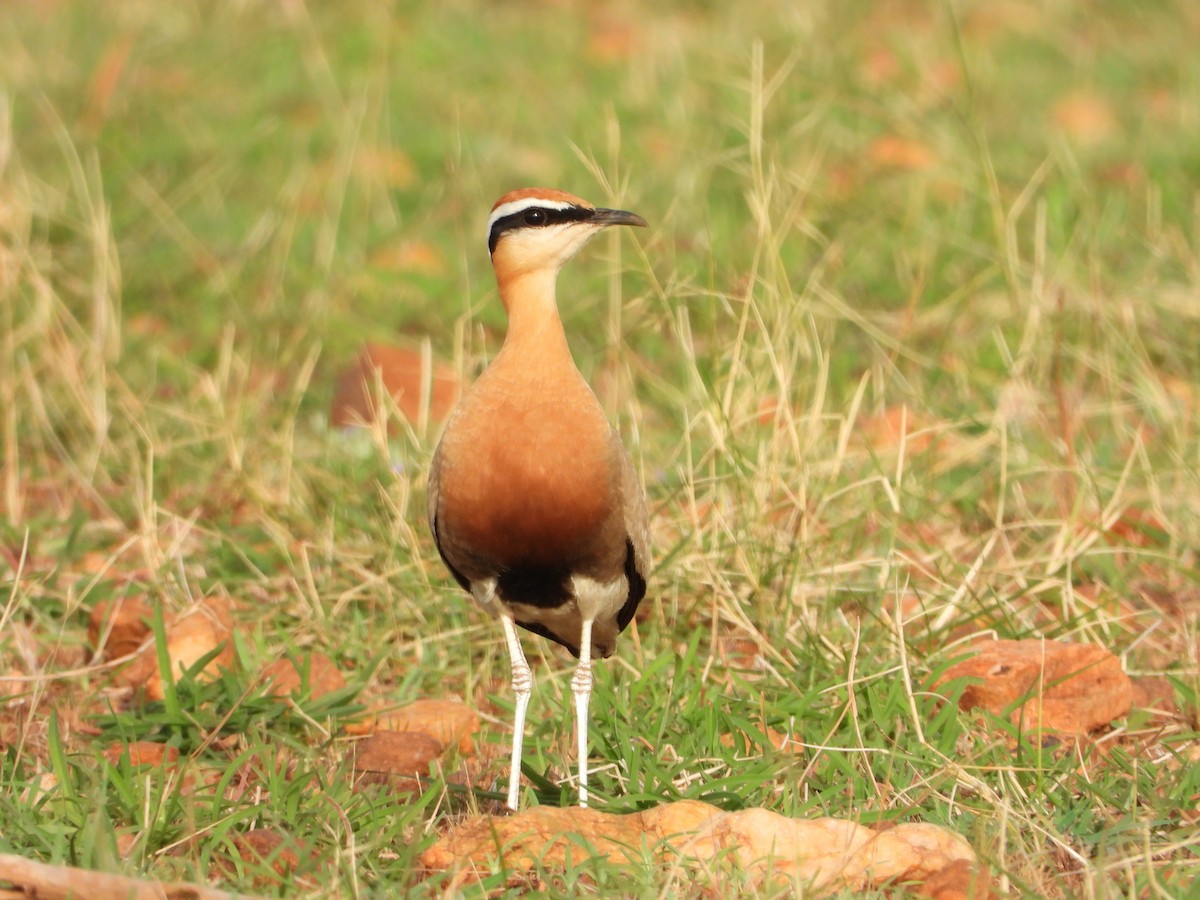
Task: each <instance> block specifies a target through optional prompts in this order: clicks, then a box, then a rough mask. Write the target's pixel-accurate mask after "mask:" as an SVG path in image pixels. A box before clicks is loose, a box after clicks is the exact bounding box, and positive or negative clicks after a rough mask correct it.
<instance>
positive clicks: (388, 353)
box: [330, 344, 462, 428]
mask: <svg viewBox="0 0 1200 900" xmlns="http://www.w3.org/2000/svg"><path fill="white" fill-rule="evenodd" d="M377 373H378V374H377ZM377 378H378V380H379V382H382V384H383V389H384V391H386V392H387V394H388V395H389V396H391V398H392V401H393V402H394V403H395V404H396V407H397V408H398V409H399V410H400V412H401V413H402V414H403V416H404V418H405V419H407V420H408V421H409V422H410V423H411V424H413V425H417V424H418V423H420V421H421V411H422V407H423V406H424V403H425V399H426V395H428V403H429V406H428V421H429V422H441V421H444V420H445V418H446V417H447V416H448V415H449V414H450V410H452V409H453V408H454V404H455V403H457V402H458V396H459V394H460V392H461V390H462V384H461V382H460V381H459V379H458V376H457V374H456V373H455V372H454V370H453V369H451V368H450V367H449V366H447V365H445V364H444V363H441V362H438V361H436V360H432V359H431V360H429V361H428V363H426V360H425V359H424V358H423V354H422V353H421V352H420V351H418V350H412V349H408V348H405V347H389V346H387V345H386V344H367V345H366V346H365V347H363V349H362V350H361V351H360V352H359V354H358V356H357V357H356V358H355V360H354V363H353V364H352V365H351V366H350V367H349V368H347V369H345V370H344V371H343V372H341V373H340V374H339V375H338V379H337V387H336V388H335V390H334V396H333V408H332V410H331V412H330V421H331V422H332V423H333V425H334V426H336V427H339V428H345V427H347V426H350V425H363V424H369V423H371V422H373V421H375V420H376V419H377V418H379V415H380V414H381V413H382V412H383V410H382V409H380V406H379V398H378V391H377V390H376V383H377V382H376V379H377Z"/></svg>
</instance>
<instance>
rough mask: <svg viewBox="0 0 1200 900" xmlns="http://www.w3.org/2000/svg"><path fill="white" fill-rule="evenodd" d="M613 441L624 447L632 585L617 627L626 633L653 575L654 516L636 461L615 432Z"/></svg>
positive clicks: (622, 479) (627, 571) (622, 477)
mask: <svg viewBox="0 0 1200 900" xmlns="http://www.w3.org/2000/svg"><path fill="white" fill-rule="evenodd" d="M613 438H614V440H615V441H616V442H617V444H618V446H619V447H620V455H619V459H620V460H621V471H620V485H621V496H622V497H623V498H624V507H625V540H626V555H625V577H626V579H627V580H628V582H629V597H628V599H627V600H626V601H625V605H624V606H622V607H621V610H620V611H619V612H618V613H617V628H618V630H619V631H624V630H625V626H626V625H628V624H629V622H630V620H631V619H633V615H634V613H636V612H637V608H638V604H639V603H641V602H642V598H643V597H645V596H646V580H647V578H648V577H649V575H650V517H649V514H648V513H647V511H646V494H645V492H644V491H643V490H642V484H641V480H640V479H639V478H638V473H637V469H636V468H635V467H634V465H633V459H632V458H631V457H630V455H629V451H628V450H626V449H625V445H624V444H623V443H621V440H620V436H619V435H617V433H616V432H615V431H614V432H613Z"/></svg>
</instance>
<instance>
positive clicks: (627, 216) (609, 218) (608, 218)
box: [588, 209, 646, 228]
mask: <svg viewBox="0 0 1200 900" xmlns="http://www.w3.org/2000/svg"><path fill="white" fill-rule="evenodd" d="M588 221H589V222H593V223H595V224H597V225H604V226H608V225H636V226H637V227H638V228H645V227H646V220H645V219H643V218H642V217H641V216H639V215H638V214H637V213H631V212H627V211H626V210H623V209H597V210H596V211H595V212H593V213H592V214H591V216H589V217H588Z"/></svg>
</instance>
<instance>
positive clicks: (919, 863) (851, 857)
mask: <svg viewBox="0 0 1200 900" xmlns="http://www.w3.org/2000/svg"><path fill="white" fill-rule="evenodd" d="M580 839H582V840H583V841H585V842H586V843H587V844H588V845H589V846H590V847H591V848H592V850H593V851H594V852H595V853H596V854H597V855H600V856H604V857H607V858H608V859H609V860H610V861H611V862H614V863H618V864H621V863H639V862H641V861H642V859H643V858H644V854H645V852H646V848H652V850H653V852H654V853H656V854H657V855H658V856H660V857H662V858H663V859H664V860H668V859H670V857H672V856H673V857H683V858H687V859H692V860H697V861H701V862H706V863H712V862H715V861H717V860H718V859H726V858H730V857H732V858H733V859H735V860H736V861H737V862H738V864H739V865H740V866H742V867H743V868H744V869H745V870H746V871H747V872H749V873H750V874H752V875H753V876H754V877H756V878H766V877H768V876H783V877H785V878H788V879H800V880H803V881H805V882H808V883H811V884H812V885H813V886H814V887H818V888H820V887H827V886H839V887H843V888H851V889H865V888H869V887H872V886H877V885H883V884H887V883H889V882H892V881H896V880H900V879H903V880H905V881H921V880H923V879H924V878H927V877H929V876H931V875H932V874H934V873H936V872H940V871H941V870H943V869H944V868H945V867H946V866H948V865H950V864H951V863H953V862H955V861H957V860H968V861H973V860H974V854H973V853H972V852H971V849H970V848H969V847H968V846H967V844H966V842H965V841H964V840H963V839H962V838H961V837H959V836H958V835H956V834H954V833H952V832H949V831H945V830H943V829H941V828H938V827H936V826H933V825H925V824H905V825H898V826H896V827H895V828H890V829H888V830H886V831H874V830H872V829H870V828H865V827H863V826H861V825H857V824H855V823H854V822H849V821H843V820H838V819H815V820H803V819H789V818H787V817H786V816H781V815H779V814H778V813H774V812H770V811H769V810H764V809H747V810H741V811H738V812H732V813H726V812H722V811H721V810H720V809H718V808H716V807H714V806H709V805H708V804H706V803H699V802H697V801H693V800H684V801H680V802H677V803H670V804H666V805H664V806H659V807H655V808H653V809H649V810H645V811H644V812H640V813H631V814H629V815H613V814H610V813H603V812H599V811H597V810H593V809H577V808H567V809H555V808H548V807H538V808H535V809H531V810H527V811H525V812H522V813H518V814H517V815H514V816H503V817H489V816H481V817H476V818H473V819H468V820H467V821H465V822H463V823H462V824H461V825H459V826H458V827H456V828H455V829H454V830H453V831H451V832H450V833H448V834H447V835H445V836H444V837H443V838H441V840H439V841H438V842H437V843H436V844H434V845H433V846H432V847H430V848H429V849H428V850H427V851H425V853H424V854H422V857H421V861H422V863H423V864H424V865H425V866H426V867H428V868H430V869H435V870H443V869H451V868H453V869H456V870H458V871H459V872H460V873H461V875H462V877H463V878H464V879H470V878H473V877H475V873H477V872H487V871H490V866H491V861H492V860H493V859H495V858H496V857H497V856H502V859H501V864H502V866H504V867H505V868H510V869H516V870H522V869H530V868H533V867H534V866H536V865H561V864H565V863H566V862H567V860H568V858H570V859H572V860H573V861H574V862H578V861H579V859H580V858H582V856H583V855H584V851H583V850H582V849H581V846H580Z"/></svg>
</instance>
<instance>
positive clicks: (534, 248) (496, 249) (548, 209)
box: [488, 188, 646, 277]
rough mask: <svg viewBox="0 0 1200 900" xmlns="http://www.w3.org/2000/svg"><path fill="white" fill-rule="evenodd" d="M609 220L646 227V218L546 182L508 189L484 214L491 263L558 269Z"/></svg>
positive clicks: (501, 267) (506, 268)
mask: <svg viewBox="0 0 1200 900" xmlns="http://www.w3.org/2000/svg"><path fill="white" fill-rule="evenodd" d="M609 225H637V226H641V227H645V225H646V220H645V219H643V218H642V217H641V216H639V215H635V214H634V213H631V212H626V211H625V210H623V209H603V208H599V207H595V206H592V204H590V203H588V202H587V201H586V200H583V199H581V198H579V197H576V196H575V195H573V194H568V193H566V192H564V191H556V190H553V189H551V188H524V189H522V190H519V191H511V192H510V193H507V194H505V195H504V196H503V197H501V198H500V199H499V200H497V201H496V205H495V206H493V207H492V215H491V218H490V219H488V250H489V251H490V252H491V254H492V265H493V266H494V267H495V269H496V273H497V275H498V276H502V277H512V276H515V275H519V274H522V273H525V272H530V271H534V270H538V269H543V270H550V271H553V272H557V271H558V270H559V269H560V268H562V266H563V264H564V263H566V261H567V260H569V259H570V258H571V257H572V256H574V255H575V254H576V253H578V252H579V250H580V249H581V248H582V247H583V245H584V244H586V243H587V242H588V241H589V240H591V238H592V236H593V235H594V234H596V233H597V232H598V231H600V230H602V229H604V228H607V227H608V226H609Z"/></svg>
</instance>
